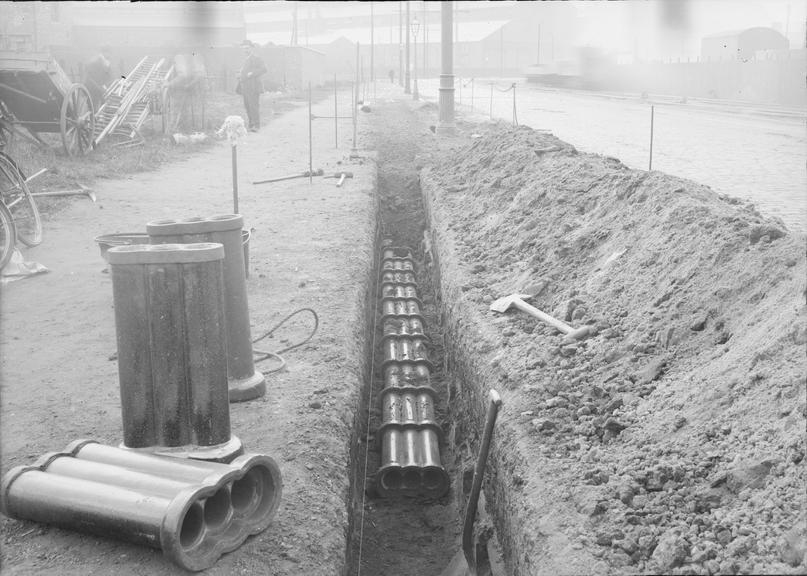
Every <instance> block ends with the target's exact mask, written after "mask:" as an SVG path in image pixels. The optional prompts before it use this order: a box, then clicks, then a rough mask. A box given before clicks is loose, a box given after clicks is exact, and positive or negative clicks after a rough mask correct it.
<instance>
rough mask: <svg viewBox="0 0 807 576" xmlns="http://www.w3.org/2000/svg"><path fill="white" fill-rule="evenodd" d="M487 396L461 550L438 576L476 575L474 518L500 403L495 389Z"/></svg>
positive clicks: (463, 527)
mask: <svg viewBox="0 0 807 576" xmlns="http://www.w3.org/2000/svg"><path fill="white" fill-rule="evenodd" d="M489 398H490V402H489V403H488V413H487V416H486V417H485V431H484V432H483V434H482V445H481V446H480V447H479V455H478V456H477V460H476V467H475V468H474V479H473V482H472V483H471V494H470V495H469V496H468V504H467V505H466V507H465V520H464V521H463V524H462V550H458V551H457V553H456V554H454V557H453V558H452V559H451V562H450V563H449V565H448V567H447V568H446V569H445V570H443V571H442V572H441V573H440V576H477V566H476V548H475V546H474V520H475V519H476V508H477V506H478V504H479V493H480V492H481V491H482V479H483V478H484V476H485V465H486V464H487V461H488V451H489V450H490V438H491V436H493V427H494V426H495V425H496V416H498V415H499V407H500V406H501V405H502V399H501V397H500V396H499V393H498V392H496V390H491V391H490V394H489Z"/></svg>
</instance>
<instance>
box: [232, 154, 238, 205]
mask: <svg viewBox="0 0 807 576" xmlns="http://www.w3.org/2000/svg"><path fill="white" fill-rule="evenodd" d="M232 149H233V214H238V152H237V149H238V146H236V144H235V142H233V145H232Z"/></svg>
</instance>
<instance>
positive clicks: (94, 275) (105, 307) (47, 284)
mask: <svg viewBox="0 0 807 576" xmlns="http://www.w3.org/2000/svg"><path fill="white" fill-rule="evenodd" d="M345 101H348V100H347V96H346V97H345ZM329 105H332V104H329V103H325V104H323V107H322V108H321V109H318V108H317V107H315V112H319V114H321V115H326V114H328V113H329V112H330V111H331V110H330V109H329ZM233 112H234V113H241V112H242V111H241V110H234V111H233ZM307 113H308V109H307V102H302V101H300V102H298V103H297V108H296V109H295V110H293V111H291V112H289V113H287V114H284V115H283V116H281V117H276V118H274V119H272V120H271V121H270V122H268V124H267V125H266V126H265V127H264V128H263V129H262V131H261V132H259V133H256V134H249V135H248V136H247V137H246V138H245V139H244V140H243V141H242V142H241V143H240V144H239V146H238V168H239V191H240V212H241V213H242V214H243V215H244V217H245V225H246V227H248V228H254V234H253V236H252V239H251V241H250V246H249V249H250V265H249V268H250V278H249V281H248V294H249V307H250V317H251V324H252V335H253V337H257V336H259V335H260V334H261V333H262V332H263V331H266V330H268V329H269V328H271V327H272V326H273V325H274V324H275V323H276V322H278V321H279V320H280V319H281V318H283V317H284V316H286V315H287V314H289V313H291V312H292V311H294V310H297V309H299V308H303V307H310V308H313V309H315V310H316V311H317V313H318V315H319V319H320V325H319V330H318V332H317V334H316V335H315V337H314V338H313V339H312V340H311V342H309V343H308V344H306V345H304V346H303V347H301V348H298V349H295V350H293V351H291V352H288V353H287V354H285V358H286V361H287V362H288V366H287V368H286V369H285V370H283V371H281V372H276V373H271V374H267V389H268V390H267V394H266V396H265V397H264V398H261V399H259V400H256V401H253V402H247V403H243V404H237V405H233V406H232V409H231V419H232V432H233V433H234V434H235V435H237V436H238V437H239V438H240V439H241V440H242V441H243V443H244V445H245V447H246V449H247V450H248V451H252V452H260V453H265V454H267V455H269V456H271V457H273V458H274V459H275V460H276V461H277V462H278V464H279V465H280V467H281V470H282V473H283V478H284V484H285V487H284V493H283V501H282V503H281V507H280V510H279V512H278V514H277V516H276V519H275V522H274V523H273V525H272V526H271V527H270V528H269V529H267V530H266V531H265V532H263V533H262V534H261V535H259V536H258V537H256V538H252V539H250V540H249V541H248V542H247V543H246V544H244V545H243V546H242V547H241V549H239V551H238V553H237V554H229V555H226V556H225V557H223V558H222V559H221V560H220V561H219V562H218V563H217V564H216V566H215V567H214V568H213V569H211V570H210V573H211V574H289V575H292V574H321V575H323V576H326V575H328V576H329V575H332V574H334V573H337V572H339V571H340V568H339V567H341V566H344V564H345V553H346V547H347V536H348V533H347V532H348V531H347V524H348V518H347V510H348V502H349V499H350V493H351V486H350V470H349V467H348V466H347V465H346V462H349V461H350V459H351V456H350V455H351V451H353V450H354V449H355V438H354V434H353V429H354V419H355V417H356V414H355V412H356V406H358V403H359V394H360V391H361V390H362V383H363V378H364V374H365V373H366V369H365V365H364V362H365V358H367V356H368V355H367V354H366V351H365V350H364V345H365V338H366V334H365V332H366V330H365V329H364V318H363V317H362V314H363V311H364V304H363V303H364V302H365V300H366V296H367V294H366V290H367V289H368V283H367V282H366V281H362V279H365V278H369V274H370V269H371V265H372V262H373V259H374V257H375V256H374V253H373V242H374V234H375V226H376V221H375V203H376V199H375V196H374V194H373V190H374V186H375V182H374V174H375V172H374V166H373V163H372V162H366V161H365V160H364V159H362V158H359V159H358V160H355V161H351V160H350V159H349V158H348V156H349V150H350V148H351V137H352V133H351V131H350V130H349V128H348V125H346V124H345V123H343V126H342V127H341V128H342V129H341V130H340V135H341V136H342V139H341V140H340V142H339V149H335V148H334V137H333V124H332V123H324V124H322V125H318V129H317V130H316V131H315V133H314V149H313V158H314V164H315V168H323V169H324V170H325V172H326V173H329V172H334V171H335V170H336V169H338V168H340V167H342V168H348V169H349V170H350V171H352V172H353V174H354V178H353V179H350V180H347V181H346V183H345V184H344V185H343V186H342V187H340V188H337V187H336V180H334V179H323V178H316V179H314V181H313V183H312V184H309V183H308V180H307V179H298V180H289V181H285V182H279V183H275V184H266V185H260V186H253V185H252V184H251V181H253V180H258V179H262V178H270V177H273V176H282V175H287V174H294V173H299V172H302V171H304V170H307V169H308V141H307V140H308V123H307ZM340 163H341V165H340ZM231 190H232V186H231V150H230V146H229V145H228V144H227V143H226V142H222V144H221V145H220V146H217V147H215V148H213V149H211V150H209V151H205V152H202V153H200V154H199V155H198V156H195V157H193V158H192V159H189V160H187V161H183V162H181V163H179V164H175V165H172V166H170V167H166V168H164V169H161V170H159V171H157V172H153V173H146V174H137V175H133V176H132V177H130V178H127V179H124V180H114V181H106V182H103V181H102V182H99V183H98V184H97V186H96V188H95V191H96V194H97V197H98V203H97V204H93V203H90V202H89V201H86V200H77V201H75V202H73V203H72V204H71V205H70V207H69V208H68V209H66V210H65V211H63V212H61V213H59V214H57V215H55V216H54V217H53V218H52V219H50V220H49V221H47V222H46V223H45V240H44V242H43V243H42V245H41V246H39V247H38V248H35V249H31V250H28V251H27V252H26V257H27V258H28V259H29V260H35V261H38V262H41V263H42V264H44V265H45V266H47V267H48V268H49V269H50V273H48V274H45V275H41V276H35V277H31V278H28V279H25V280H21V281H17V282H13V283H11V284H6V285H3V286H2V288H0V294H2V339H1V340H0V349H1V350H2V388H0V393H1V394H2V418H1V419H0V420H1V421H2V425H1V429H0V431H1V432H2V456H3V459H2V469H3V472H6V471H7V470H9V468H11V467H13V466H17V465H21V464H28V463H31V462H32V461H33V460H34V459H35V458H37V457H38V456H39V455H41V454H43V453H45V452H48V451H53V450H61V449H62V448H63V447H64V446H66V445H67V443H68V442H70V441H72V440H75V439H78V438H93V439H96V440H98V441H100V442H103V443H105V444H112V445H117V444H118V443H119V442H120V441H121V415H120V403H119V391H118V374H117V364H116V362H115V361H114V359H113V355H114V353H115V351H116V344H115V326H114V315H113V307H112V304H113V301H112V285H111V280H110V277H109V274H107V273H106V270H105V268H106V264H105V262H104V261H103V260H102V259H101V256H100V253H99V249H98V246H97V245H96V244H95V243H94V241H93V239H94V237H95V236H97V235H99V234H104V233H113V232H132V231H135V232H144V231H145V225H146V223H147V222H149V221H151V220H156V219H161V218H183V217H189V216H195V215H202V216H207V215H213V214H220V213H229V212H232V192H231ZM311 327H312V323H311V321H310V316H308V317H307V316H306V315H298V316H297V317H296V319H295V321H293V322H291V323H290V324H287V325H286V326H285V327H284V328H281V329H280V330H278V332H277V333H276V334H275V335H274V336H273V337H272V338H268V339H266V340H264V341H262V343H261V346H262V347H264V348H265V349H268V350H279V349H281V348H284V347H285V346H286V345H288V344H290V343H294V342H298V341H300V340H301V339H302V338H304V337H305V336H306V335H307V334H308V332H309V331H310V329H311ZM275 366H276V365H275V364H272V363H266V364H262V365H259V366H258V368H259V369H262V370H264V371H270V370H272V369H273V368H274V367H275ZM2 531H3V541H2V544H3V545H2V557H0V558H2V565H3V573H4V574H56V573H59V574H76V575H78V574H81V575H87V574H98V575H101V574H104V575H106V574H111V573H117V574H121V575H134V574H179V573H182V571H181V570H180V569H178V568H176V567H174V566H172V565H171V564H170V563H169V562H167V561H166V560H165V559H164V558H163V557H162V554H161V553H160V552H159V551H153V550H150V549H147V548H142V547H138V546H131V545H128V544H125V543H120V542H116V541H114V540H107V539H103V538H100V539H99V538H96V537H91V536H85V535H81V534H78V533H74V532H70V531H62V530H59V529H56V528H51V527H48V526H45V525H39V524H33V523H29V522H21V521H12V520H8V519H6V518H5V517H4V518H3V520H2Z"/></svg>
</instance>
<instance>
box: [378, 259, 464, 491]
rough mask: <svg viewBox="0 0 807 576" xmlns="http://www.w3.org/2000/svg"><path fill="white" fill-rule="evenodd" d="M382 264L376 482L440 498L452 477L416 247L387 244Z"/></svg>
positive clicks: (383, 487)
mask: <svg viewBox="0 0 807 576" xmlns="http://www.w3.org/2000/svg"><path fill="white" fill-rule="evenodd" d="M381 268H382V272H381V311H382V316H381V325H382V330H383V336H382V338H381V349H382V354H383V361H382V363H381V365H380V369H381V371H382V374H383V379H384V389H383V391H382V393H381V404H382V418H381V425H380V427H379V431H378V432H379V436H380V437H381V466H380V468H379V470H378V474H377V476H376V479H377V482H376V484H377V488H378V491H379V493H380V494H381V495H382V496H393V495H402V496H429V497H433V498H438V497H440V496H442V495H443V494H445V493H446V491H447V490H448V487H449V478H448V474H447V473H446V471H445V468H443V466H442V465H441V463H440V439H441V436H442V429H441V428H440V426H439V425H438V423H437V421H436V420H435V418H434V395H435V391H434V389H433V388H432V386H431V371H432V369H433V366H432V364H431V362H430V361H429V358H428V337H427V336H426V334H425V331H424V323H423V316H422V312H421V311H422V302H421V300H420V298H419V297H418V293H417V283H416V282H415V275H414V261H413V260H412V257H411V251H410V250H409V249H407V248H392V247H386V248H384V251H383V257H382V266H381Z"/></svg>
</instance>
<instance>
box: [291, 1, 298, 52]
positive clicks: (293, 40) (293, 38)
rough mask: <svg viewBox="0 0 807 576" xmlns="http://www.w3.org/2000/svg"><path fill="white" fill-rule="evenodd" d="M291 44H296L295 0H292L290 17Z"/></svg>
mask: <svg viewBox="0 0 807 576" xmlns="http://www.w3.org/2000/svg"><path fill="white" fill-rule="evenodd" d="M290 44H291V45H292V46H297V0H294V10H293V11H292V17H291V42H290Z"/></svg>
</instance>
